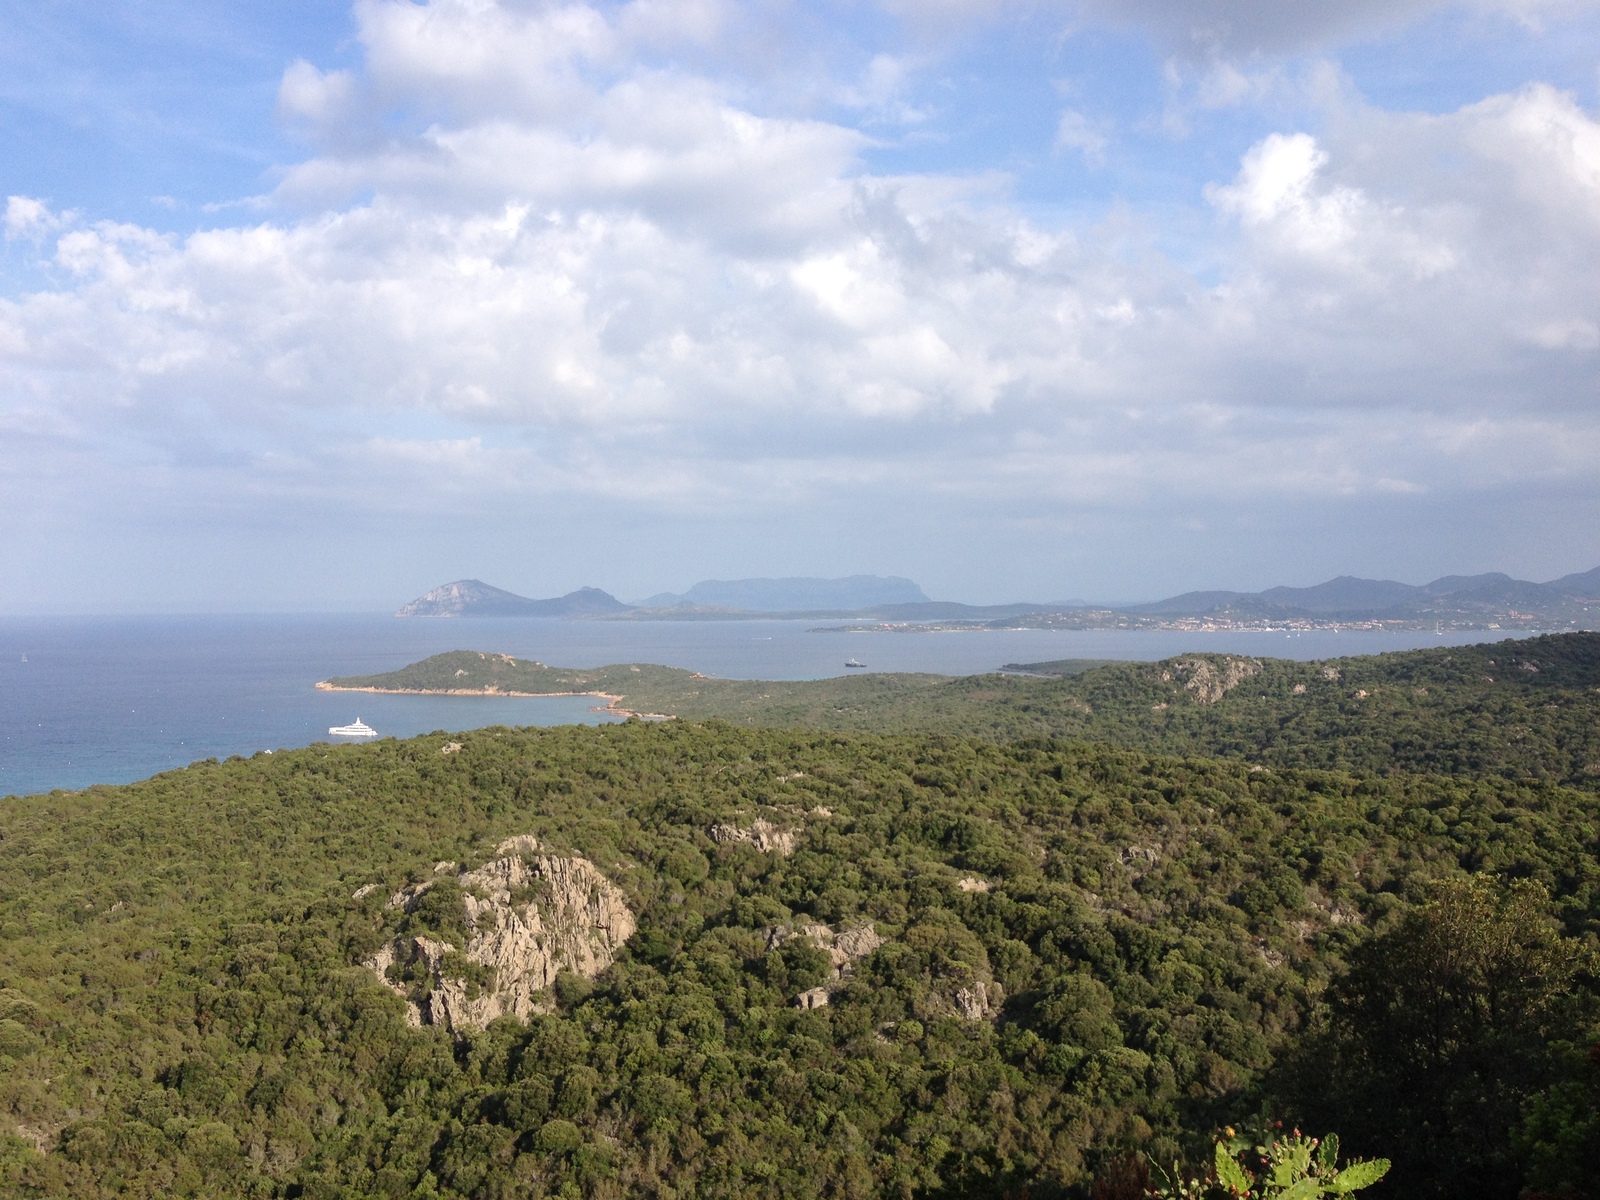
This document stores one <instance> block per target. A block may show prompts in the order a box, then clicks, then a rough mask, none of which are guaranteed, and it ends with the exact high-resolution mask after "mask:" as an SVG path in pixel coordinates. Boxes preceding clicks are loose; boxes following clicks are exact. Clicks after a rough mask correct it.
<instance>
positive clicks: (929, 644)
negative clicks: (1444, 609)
mask: <svg viewBox="0 0 1600 1200" xmlns="http://www.w3.org/2000/svg"><path fill="white" fill-rule="evenodd" d="M822 627H823V628H825V627H826V625H825V623H824V624H823V625H822ZM818 628H819V623H818V622H817V621H815V620H811V621H792V620H773V621H581V620H553V619H535V618H527V619H522V618H499V619H477V620H470V619H469V620H450V619H427V618H410V619H407V618H397V617H393V616H388V615H377V614H332V615H329V614H317V615H305V614H299V615H254V616H240V615H230V616H129V617H0V795H27V794H31V793H38V792H46V791H50V790H53V789H57V788H69V789H78V788H84V787H88V786H90V785H92V784H98V783H129V782H132V781H134V780H137V779H144V778H147V777H148V776H150V775H153V774H156V773H157V772H160V771H166V770H171V769H172V768H174V767H181V766H185V765H187V764H188V763H191V762H195V761H198V760H200V759H206V758H223V757H227V756H229V755H234V754H241V755H250V754H254V753H255V752H257V751H261V750H278V749H286V748H290V747H298V746H307V745H310V744H312V743H314V742H319V741H323V742H327V741H339V740H341V739H339V738H335V737H331V736H330V734H329V732H328V730H329V728H330V727H331V726H335V725H345V724H348V723H350V722H351V721H353V720H355V719H356V718H357V717H359V718H360V719H361V720H363V721H364V722H366V724H368V725H370V726H372V727H373V728H374V729H376V730H377V731H378V734H379V736H385V737H411V736H414V735H416V734H420V733H428V732H431V731H438V730H445V731H456V730H466V729H479V728H483V727H485V726H490V725H513V726H517V725H563V724H573V723H582V724H595V723H599V722H605V721H612V720H616V719H617V718H616V717H614V716H612V715H611V714H610V713H607V712H606V711H604V709H603V708H602V707H600V706H601V705H602V704H603V703H604V702H603V701H601V700H598V699H596V698H594V697H591V696H559V697H522V698H518V697H489V696H383V695H374V694H371V693H356V692H319V691H317V690H316V687H315V684H316V683H317V681H318V680H321V679H326V678H328V677H329V676H333V675H370V674H376V673H378V672H382V671H391V670H394V669H396V668H399V667H403V666H405V665H406V664H407V663H411V662H415V661H417V660H418V659H420V658H425V657H427V656H428V655H430V654H437V653H439V652H441V651H444V650H485V651H491V652H495V653H502V654H512V655H515V656H517V657H519V658H530V659H537V660H539V661H540V662H544V663H549V664H551V665H554V666H563V667H594V666H602V665H605V664H607V663H619V662H638V663H659V664H662V665H665V666H673V667H684V668H687V669H689V670H694V671H701V672H703V673H705V674H707V675H711V676H715V677H722V678H729V679H820V678H825V677H828V676H834V675H844V674H859V673H862V672H860V671H855V670H851V669H847V668H846V667H845V663H846V661H852V660H853V661H857V662H860V663H862V664H863V666H864V668H865V670H867V671H927V672H933V673H937V674H946V675H967V674H976V673H979V672H984V671H993V670H996V669H997V668H999V667H1001V666H1003V665H1005V664H1007V663H1026V662H1043V661H1048V660H1052V659H1063V658H1104V659H1133V660H1147V661H1153V660H1155V659H1160V658H1166V657H1169V656H1171V655H1174V654H1183V653H1190V652H1197V651H1214V652H1222V653H1236V654H1249V655H1253V656H1273V657H1279V658H1294V659H1301V660H1305V659H1317V658H1333V657H1340V656H1344V655H1352V654H1376V653H1380V652H1382V651H1387V650H1405V649H1414V648H1417V647H1421V646H1439V645H1463V644H1468V643H1472V642H1482V641H1491V640H1500V639H1502V638H1504V637H1507V636H1509V635H1508V634H1502V633H1447V634H1442V635H1441V634H1430V633H1419V632H1404V633H1388V632H1375V631H1345V632H1338V633H1334V632H1304V633H1282V632H1279V633H1235V632H1226V633H1224V632H1218V633H1192V632H1184V633H1178V632H1128V631H1116V630H1107V631H1052V630H1005V631H999V630H992V631H982V632H959V633H932V632H925V633H894V632H873V633H854V632H852V633H843V632H816V630H818ZM1518 636H1526V635H1525V634H1518Z"/></svg>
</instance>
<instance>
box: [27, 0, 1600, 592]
mask: <svg viewBox="0 0 1600 1200" xmlns="http://www.w3.org/2000/svg"><path fill="white" fill-rule="evenodd" d="M0 203H3V205H4V213H3V241H0V612H3V613H67V612H139V611H169V612H175V611H279V610H316V611H334V610H387V609H392V608H393V607H395V606H397V605H398V604H400V603H402V602H404V601H406V600H408V599H410V598H411V597H413V596H415V595H417V594H418V593H420V592H422V591H424V590H426V589H428V588H430V587H433V586H435V585H437V584H439V583H443V582H445V581H447V580H451V579H457V578H464V577H475V578H480V579H483V580H485V581H487V582H489V583H492V584H495V585H496V586H499V587H504V588H508V589H510V590H513V591H517V592H520V593H522V594H526V595H535V596H547V595H556V594H561V593H564V592H566V591H569V590H571V589H573V588H576V587H578V586H580V585H594V586H599V587H603V588H606V589H607V590H609V591H611V592H613V593H615V594H617V595H619V596H621V597H623V598H626V599H633V598H637V597H641V596H645V595H648V594H651V593H654V592H658V591H664V590H670V591H681V590H684V589H685V588H687V587H688V586H689V585H690V584H692V583H693V582H695V581H696V580H698V579H703V578H739V577H745V576H757V575H821V576H840V575H847V574H854V573H872V574H886V575H888V574H892V575H903V576H908V577H910V578H913V579H915V580H917V581H918V582H919V583H921V584H922V586H923V588H924V589H925V590H926V591H927V592H928V594H930V595H932V596H936V597H939V598H947V599H957V600H966V601H969V602H1002V601H1012V600H1020V599H1031V600H1041V601H1043V600H1058V599H1065V598H1069V597H1085V598H1089V599H1093V600H1105V601H1115V600H1134V599H1149V598H1154V597H1159V596H1163V595H1169V594H1172V593H1176V592H1181V591H1186V590H1190V589H1198V588H1236V589H1256V588H1262V587H1268V586H1272V585H1275V584H1296V585H1304V584H1311V583H1316V582H1319V581H1321V580H1324V579H1327V578H1330V577H1332V576H1335V575H1340V574H1354V575H1362V576H1367V577H1377V578H1393V579H1400V580H1403V581H1406V582H1411V583H1420V582H1424V581H1426V580H1429V579H1432V578H1434V577H1436V576H1440V575H1445V574H1468V573H1474V572H1479V571H1496V570H1498V571H1507V572H1509V573H1511V574H1513V575H1517V576H1519V577H1523V578H1531V579H1540V580H1543V579H1550V578H1554V577H1557V576H1560V575H1563V574H1566V573H1569V572H1573V571H1581V570H1587V569H1589V568H1591V567H1594V566H1596V565H1597V564H1600V0H1499V2H1495V0H1481V2H1473V3H1462V4H1453V3H1444V2H1439V0H1386V2H1383V3H1379V2H1378V0H1346V2H1344V3H1331V2H1330V3H1310V2H1308V0H1296V2H1293V3H1289V2H1285V0H1185V2H1181V3H1180V2H1179V0H812V2H809V3H799V2H794V0H749V2H747V3H736V2H733V0H631V2H629V3H607V2H601V0H592V2H590V3H579V2H572V3H545V2H542V0H426V2H422V3H417V2H413V0H358V2H357V3H355V4H354V5H353V6H351V5H348V4H345V3H340V2H335V0H328V2H322V0H272V2H271V3H268V2H266V0H139V2H138V3H134V2H132V0H93V2H90V0H0Z"/></svg>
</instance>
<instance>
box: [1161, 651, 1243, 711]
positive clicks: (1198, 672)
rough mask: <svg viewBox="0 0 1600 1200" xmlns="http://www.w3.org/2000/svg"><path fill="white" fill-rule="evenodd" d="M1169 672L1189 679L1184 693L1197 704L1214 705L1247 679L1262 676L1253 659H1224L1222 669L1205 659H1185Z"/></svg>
mask: <svg viewBox="0 0 1600 1200" xmlns="http://www.w3.org/2000/svg"><path fill="white" fill-rule="evenodd" d="M1172 669H1173V670H1174V671H1177V672H1178V673H1179V674H1180V675H1187V676H1188V679H1187V680H1185V681H1184V685H1183V686H1184V689H1185V690H1186V691H1188V692H1190V693H1192V694H1193V696H1194V698H1195V700H1196V701H1197V702H1198V703H1200V704H1215V703H1216V702H1217V701H1218V700H1221V699H1222V698H1223V697H1224V696H1225V695H1227V694H1228V693H1229V692H1231V691H1232V690H1233V689H1234V688H1236V687H1238V686H1239V685H1240V684H1241V683H1243V682H1244V681H1245V680H1246V679H1250V678H1253V677H1254V676H1256V675H1259V674H1261V664H1260V663H1258V662H1256V661H1255V659H1253V658H1226V659H1223V660H1222V664H1221V666H1218V665H1217V664H1216V663H1214V662H1212V661H1211V660H1210V659H1208V658H1184V659H1179V660H1178V661H1177V662H1175V663H1173V664H1172Z"/></svg>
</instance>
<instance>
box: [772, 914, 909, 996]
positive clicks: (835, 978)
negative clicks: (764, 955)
mask: <svg viewBox="0 0 1600 1200" xmlns="http://www.w3.org/2000/svg"><path fill="white" fill-rule="evenodd" d="M791 938H806V939H807V940H808V941H810V942H811V943H812V944H813V945H815V946H816V947H817V948H818V949H819V950H821V951H823V952H824V953H826V954H827V956H828V961H829V962H830V963H831V964H832V967H833V975H832V978H831V979H830V980H829V982H828V983H826V984H823V985H822V986H821V987H816V988H812V989H811V990H810V991H806V992H801V993H800V994H799V995H798V996H796V997H795V1003H796V1004H797V1005H798V1006H799V1007H801V1008H821V1007H822V1006H823V1005H825V1004H827V1003H828V995H829V993H830V992H832V991H833V989H834V988H835V987H837V986H838V985H839V984H840V983H842V982H843V981H844V980H845V979H847V978H849V976H850V974H851V972H853V971H854V970H855V965H856V962H857V961H858V960H860V959H863V958H865V957H866V956H867V955H869V954H871V953H872V952H873V951H874V950H876V949H877V948H878V947H879V946H881V945H883V941H884V939H883V937H882V935H880V934H879V933H878V931H877V930H876V929H874V928H873V927H872V926H871V925H857V926H854V927H853V928H850V929H840V930H835V929H833V928H831V927H830V926H827V925H821V924H818V923H816V922H814V921H807V920H805V919H804V918H802V919H801V920H799V921H797V922H795V923H793V924H783V925H774V926H772V927H771V928H769V929H768V930H767V949H769V950H773V949H776V948H777V947H779V946H781V945H783V944H784V942H787V941H789V940H790V939H791Z"/></svg>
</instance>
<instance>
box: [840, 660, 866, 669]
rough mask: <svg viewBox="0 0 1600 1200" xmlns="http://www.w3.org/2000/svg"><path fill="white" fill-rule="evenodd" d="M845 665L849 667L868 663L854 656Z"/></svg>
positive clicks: (862, 665)
mask: <svg viewBox="0 0 1600 1200" xmlns="http://www.w3.org/2000/svg"><path fill="white" fill-rule="evenodd" d="M844 665H845V666H847V667H865V666H866V665H867V664H866V663H863V662H857V661H856V660H855V659H853V658H852V659H850V660H849V661H848V662H846V663H845V664H844Z"/></svg>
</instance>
